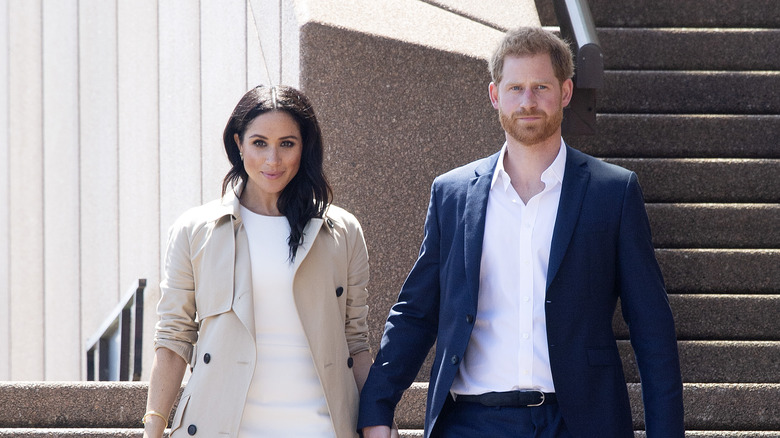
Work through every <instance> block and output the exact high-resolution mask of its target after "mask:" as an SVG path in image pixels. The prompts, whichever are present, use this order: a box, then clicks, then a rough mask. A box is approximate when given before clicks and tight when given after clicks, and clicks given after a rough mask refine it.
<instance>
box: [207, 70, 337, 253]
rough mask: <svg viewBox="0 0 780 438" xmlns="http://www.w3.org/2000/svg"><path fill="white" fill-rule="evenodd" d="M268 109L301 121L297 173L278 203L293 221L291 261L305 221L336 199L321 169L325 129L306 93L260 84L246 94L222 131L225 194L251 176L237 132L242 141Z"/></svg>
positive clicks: (285, 87) (298, 243)
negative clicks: (228, 165)
mask: <svg viewBox="0 0 780 438" xmlns="http://www.w3.org/2000/svg"><path fill="white" fill-rule="evenodd" d="M269 111H284V112H286V113H288V114H290V115H291V116H292V117H293V119H295V122H296V123H297V124H298V128H299V129H300V131H301V137H302V141H303V145H302V146H303V148H302V151H301V164H300V168H299V169H298V173H297V174H295V176H294V177H293V179H292V180H291V181H290V183H289V184H287V186H286V187H285V188H284V190H282V193H281V194H280V196H279V200H278V201H277V202H276V206H277V208H279V211H280V212H281V213H282V214H283V215H284V216H285V217H286V218H287V221H288V222H289V223H290V237H289V238H288V239H287V243H288V245H289V247H290V260H294V259H295V254H296V253H297V252H298V245H300V244H301V243H302V242H303V237H304V236H303V230H304V228H305V227H306V224H307V223H308V222H309V220H311V219H312V218H321V217H322V216H323V214H324V213H325V210H326V209H327V207H328V204H329V203H330V201H331V199H332V198H333V191H332V190H331V188H330V184H328V180H327V178H326V177H325V172H324V171H323V168H322V160H323V142H322V132H321V131H320V125H319V123H318V122H317V117H316V116H315V115H314V109H313V108H312V105H311V102H310V101H309V99H308V98H307V97H306V96H305V95H304V94H303V93H301V92H300V91H298V90H296V89H295V88H292V87H288V86H284V85H279V86H274V87H266V86H263V85H260V86H257V87H255V88H253V89H251V90H249V91H247V92H246V94H244V97H242V98H241V100H240V101H239V102H238V104H237V105H236V108H235V109H234V110H233V114H231V115H230V119H229V120H228V123H227V125H226V126H225V131H224V133H223V134H222V141H223V143H224V144H225V152H227V156H228V159H229V160H230V163H231V164H232V166H233V167H232V168H231V169H230V171H229V172H228V173H227V175H225V179H224V180H223V181H222V195H223V196H224V195H225V192H227V190H228V188H229V187H236V186H238V185H240V184H242V183H244V182H246V181H247V178H248V176H247V173H246V170H245V169H244V162H243V161H242V160H241V154H240V153H239V150H238V145H236V142H235V140H234V134H238V137H239V139H240V140H241V141H243V140H244V133H246V129H247V127H248V126H249V124H250V123H252V120H254V119H255V117H257V116H259V115H261V114H264V113H267V112H269Z"/></svg>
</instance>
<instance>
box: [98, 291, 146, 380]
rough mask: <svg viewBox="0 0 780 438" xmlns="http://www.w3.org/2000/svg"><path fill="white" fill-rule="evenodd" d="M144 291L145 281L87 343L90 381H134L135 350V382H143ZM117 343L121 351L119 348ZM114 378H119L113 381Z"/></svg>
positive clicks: (125, 298) (128, 292)
mask: <svg viewBox="0 0 780 438" xmlns="http://www.w3.org/2000/svg"><path fill="white" fill-rule="evenodd" d="M144 289H146V279H144V278H141V279H139V280H138V284H137V285H133V286H131V287H130V288H129V289H128V290H127V292H126V293H125V295H124V296H123V297H122V300H121V301H120V302H119V304H117V306H116V307H115V308H114V310H113V311H112V312H111V313H110V314H109V315H108V317H107V318H106V319H105V321H103V323H102V324H101V325H100V328H99V329H98V330H97V331H96V332H95V334H94V335H92V336H91V337H90V338H89V339H88V340H87V342H86V352H87V380H122V381H127V380H130V379H131V375H130V369H131V366H130V354H131V351H132V359H133V364H132V380H134V381H138V380H141V365H142V360H141V359H142V353H143V342H142V341H143V319H144ZM117 341H118V344H119V347H118V351H117V349H116V348H115V344H117ZM117 353H118V359H119V360H118V362H117V361H116V357H115V356H117ZM112 359H114V360H112ZM112 376H113V377H115V378H114V379H112Z"/></svg>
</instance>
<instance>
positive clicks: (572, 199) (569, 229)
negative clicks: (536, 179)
mask: <svg viewBox="0 0 780 438" xmlns="http://www.w3.org/2000/svg"><path fill="white" fill-rule="evenodd" d="M589 179H590V170H588V166H587V163H586V162H585V159H584V157H583V156H582V154H581V153H580V152H578V151H576V150H574V149H572V148H570V147H569V146H566V170H565V171H564V174H563V183H562V186H561V199H560V202H559V204H558V214H557V216H556V219H555V228H553V237H552V244H551V247H550V264H549V265H548V267H547V288H549V287H550V284H551V283H552V281H553V279H554V278H555V275H556V274H557V273H558V269H559V268H560V267H561V262H562V261H563V256H564V255H565V254H566V249H567V248H568V247H569V242H571V236H572V234H573V233H574V227H575V226H576V225H577V219H578V218H579V215H580V210H581V208H582V200H583V198H584V197H585V191H586V189H587V188H588V180H589Z"/></svg>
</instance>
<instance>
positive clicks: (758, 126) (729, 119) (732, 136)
mask: <svg viewBox="0 0 780 438" xmlns="http://www.w3.org/2000/svg"><path fill="white" fill-rule="evenodd" d="M596 130H597V135H593V136H566V141H567V142H569V143H570V144H571V145H572V146H574V147H576V148H578V149H580V150H582V151H583V152H586V153H589V154H591V155H595V156H598V157H617V156H620V157H623V158H631V157H634V158H694V157H695V158H780V148H778V147H777V138H780V115H777V114H775V115H733V114H729V115H714V114H705V115H699V114H695V115H682V114H603V113H602V114H598V115H597V117H596ZM626 132H630V133H631V135H626Z"/></svg>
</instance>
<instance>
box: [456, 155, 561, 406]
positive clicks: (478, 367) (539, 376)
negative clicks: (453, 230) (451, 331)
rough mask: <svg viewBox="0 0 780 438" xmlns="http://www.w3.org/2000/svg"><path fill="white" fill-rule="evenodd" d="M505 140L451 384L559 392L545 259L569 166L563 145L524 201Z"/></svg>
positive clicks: (460, 389) (468, 390)
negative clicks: (508, 166) (509, 167)
mask: <svg viewBox="0 0 780 438" xmlns="http://www.w3.org/2000/svg"><path fill="white" fill-rule="evenodd" d="M506 147H507V146H506V144H504V146H503V147H502V148H501V153H500V155H499V157H498V163H497V164H496V169H495V173H494V175H493V180H492V182H491V186H490V193H489V195H488V203H487V211H486V218H485V236H484V241H483V244H482V260H481V264H480V276H479V301H478V303H479V304H478V307H477V316H476V321H475V323H474V329H473V331H472V333H471V338H470V339H469V343H468V347H467V348H466V354H465V356H464V357H463V360H462V362H461V364H460V366H459V368H458V374H457V375H456V376H455V381H454V382H453V385H452V389H451V392H452V393H453V394H460V395H462V394H483V393H486V392H491V391H512V390H529V389H538V390H542V391H544V392H555V387H554V386H553V379H552V373H551V372H550V353H549V351H548V348H547V326H546V320H545V291H546V287H547V266H548V264H549V260H550V246H551V243H552V235H553V228H554V226H555V218H556V215H557V212H558V204H559V201H560V197H561V183H562V181H563V173H564V170H565V167H566V147H565V145H564V143H563V140H561V147H560V150H559V152H558V155H557V157H556V158H555V160H554V161H553V163H552V164H551V165H550V167H548V168H547V169H546V170H545V171H544V172H543V173H542V177H541V179H542V182H543V183H544V189H543V190H542V191H541V192H540V193H538V194H536V195H535V196H534V197H532V198H531V199H530V200H529V201H528V204H525V203H524V202H523V201H522V199H521V198H520V196H518V194H517V192H516V191H515V189H514V188H513V187H512V184H511V180H510V178H509V175H508V174H507V173H506V171H505V170H504V156H505V155H506Z"/></svg>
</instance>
